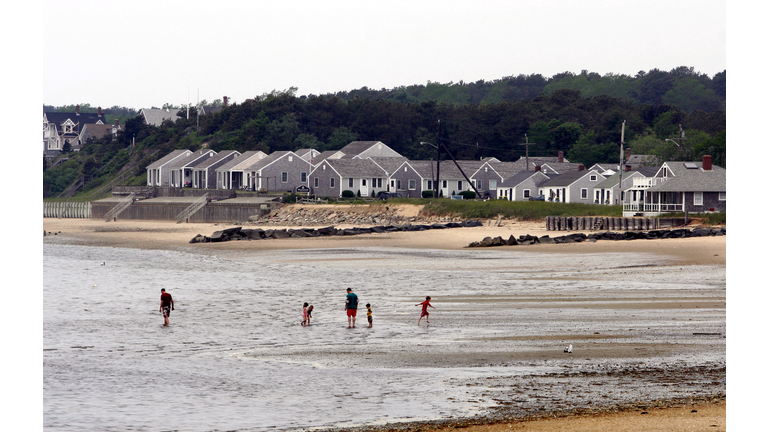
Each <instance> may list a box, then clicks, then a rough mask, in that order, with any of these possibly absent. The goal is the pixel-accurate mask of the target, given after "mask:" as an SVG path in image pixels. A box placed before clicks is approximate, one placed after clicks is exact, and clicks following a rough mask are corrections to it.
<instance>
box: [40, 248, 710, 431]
mask: <svg viewBox="0 0 768 432" xmlns="http://www.w3.org/2000/svg"><path fill="white" fill-rule="evenodd" d="M43 250H44V254H43V260H44V277H43V280H44V315H43V319H44V323H43V345H44V347H43V348H44V351H43V374H44V376H43V408H44V413H43V422H44V426H45V428H46V429H48V430H56V431H129V430H130V431H165V430H183V431H210V430H238V431H265V430H289V429H303V428H314V427H332V426H353V425H361V424H376V423H384V422H395V421H411V420H426V419H441V418H449V417H451V416H454V417H460V416H470V415H473V414H477V413H479V412H481V411H482V410H483V409H485V408H487V407H490V406H492V405H493V401H492V400H489V399H488V398H484V397H483V395H482V393H483V390H484V389H483V388H475V387H473V388H469V387H466V386H463V385H462V382H464V381H463V380H471V379H474V378H479V377H484V376H491V375H498V374H504V375H514V374H546V373H548V372H551V371H553V370H557V369H558V367H543V366H533V365H519V364H484V363H483V362H478V364H462V362H460V361H458V362H454V361H452V360H454V359H455V357H456V356H458V355H466V354H470V355H471V354H476V353H482V352H486V351H504V350H526V349H541V347H534V346H530V345H526V342H524V341H518V342H509V341H505V340H504V339H505V338H507V337H509V336H512V335H526V334H530V333H531V332H532V331H534V330H533V329H535V333H536V334H547V333H552V334H560V333H563V332H574V331H585V332H586V331H589V332H591V331H593V330H594V329H595V328H596V327H595V326H596V325H597V326H599V325H609V326H610V325H613V324H611V322H623V321H622V320H623V319H624V317H621V316H616V317H615V319H613V320H612V318H611V316H612V315H611V314H615V312H612V311H610V310H608V311H606V312H605V313H604V315H605V316H603V317H602V318H601V320H600V321H601V323H600V324H596V323H594V322H590V321H589V319H588V317H586V316H585V315H584V314H585V313H586V312H583V311H581V312H579V311H575V312H574V310H573V309H571V310H570V311H567V312H566V311H563V310H561V309H559V308H558V307H557V305H556V304H555V305H550V306H547V307H544V308H536V309H535V310H533V309H531V310H528V309H526V308H520V307H510V306H509V305H510V304H514V302H515V301H518V300H520V301H522V300H524V299H530V298H532V297H537V298H538V297H544V298H549V299H554V300H556V299H557V298H558V296H574V295H576V296H584V297H585V298H593V297H596V296H601V295H605V292H606V289H607V288H606V283H605V281H606V280H611V279H613V278H614V275H615V270H614V269H615V267H616V264H615V263H616V262H618V261H621V260H615V259H614V258H615V257H606V256H593V255H578V256H572V257H568V256H563V255H560V256H558V257H549V258H548V257H545V256H543V255H536V254H533V255H527V254H524V253H500V252H498V251H497V252H493V253H490V252H488V251H469V250H468V251H409V250H394V249H360V250H355V249H338V250H295V251H281V252H269V253H266V252H265V253H258V252H254V253H249V254H245V255H239V254H237V253H222V254H219V255H218V256H213V255H203V254H193V253H184V252H173V251H149V250H136V249H123V248H106V247H86V246H73V245H62V244H45V245H44V249H43ZM658 259H659V258H658V257H651V256H634V257H633V258H632V263H631V264H632V266H630V267H637V268H640V269H643V268H644V266H649V265H652V264H653V263H656V262H658ZM626 260H627V257H623V261H622V262H623V265H624V267H626ZM694 273H696V272H694ZM699 273H700V272H699ZM575 274H578V275H579V277H574V275H575ZM666 276H668V277H665V278H663V280H660V279H659V278H658V276H656V275H649V274H646V273H644V272H643V271H637V272H636V273H634V274H633V276H632V277H631V278H628V279H630V280H629V281H628V282H627V283H625V284H622V285H621V286H620V287H617V286H612V287H611V288H610V292H611V295H613V296H614V297H615V298H617V299H618V298H621V297H622V296H635V297H636V296H638V293H639V292H646V293H647V295H648V296H654V297H658V296H664V295H673V292H674V293H679V291H680V290H688V291H690V293H691V295H698V294H699V293H704V294H705V295H706V294H707V293H710V292H717V291H720V290H724V288H725V270H724V269H722V272H720V271H719V270H717V271H714V272H713V273H712V274H710V275H709V277H708V278H707V280H706V283H700V282H701V279H700V277H695V276H685V275H680V272H674V271H670V272H669V274H667V275H666ZM670 281H671V282H670ZM347 286H350V287H353V289H354V290H355V292H356V293H357V294H358V296H359V298H360V303H361V308H362V307H363V305H365V304H366V303H367V302H370V303H371V304H372V309H373V312H374V326H373V328H370V329H369V328H367V322H366V317H365V309H364V308H362V309H360V310H359V314H358V315H359V316H358V321H357V327H356V328H354V329H348V328H347V319H346V316H345V314H344V297H345V294H346V293H345V289H346V287H347ZM161 288H165V289H166V290H167V291H168V292H169V293H171V294H172V295H173V298H174V302H175V311H173V312H172V313H171V316H170V322H171V325H170V326H169V327H164V326H163V325H162V323H163V318H162V315H161V314H160V313H159V311H158V309H159V297H160V289H161ZM425 295H431V296H432V298H433V301H432V302H433V304H434V305H435V307H436V308H437V309H434V310H432V309H430V312H431V316H430V321H431V323H430V325H428V326H427V325H426V323H425V322H424V321H423V320H422V325H421V326H417V325H416V320H417V319H418V317H419V311H420V308H418V307H415V304H416V303H418V302H421V301H423V299H424V296H425ZM305 301H306V302H309V303H311V304H313V305H314V306H315V310H314V313H313V322H312V325H311V326H308V327H302V326H301V325H300V321H301V306H302V304H303V303H304V302H305ZM502 301H503V302H502ZM499 302H502V303H499ZM510 302H511V303H510ZM497 304H498V305H501V304H503V305H504V306H497ZM720 315H722V320H721V319H720ZM678 316H679V315H678ZM696 318H697V320H698V321H697V322H699V323H701V322H706V323H714V324H712V325H713V328H712V329H711V330H713V331H715V330H718V328H719V326H720V325H722V326H724V320H725V313H724V311H722V312H720V311H697V315H696ZM638 319H646V320H652V321H653V322H654V325H655V326H658V328H660V329H661V328H664V329H666V330H665V331H666V332H667V333H669V334H674V332H675V331H680V332H681V333H683V332H687V331H689V330H688V329H684V328H679V326H680V323H681V322H682V320H679V321H673V320H674V317H672V316H666V315H664V314H663V313H654V312H651V313H648V314H646V315H644V316H643V317H641V318H638ZM721 321H722V323H721ZM606 323H608V324H606ZM627 325H632V324H627ZM665 326H666V327H665ZM697 329H699V331H706V329H702V328H701V327H697ZM552 343H553V346H552V347H550V348H553V349H555V346H554V344H558V347H559V344H560V342H559V341H555V342H552Z"/></svg>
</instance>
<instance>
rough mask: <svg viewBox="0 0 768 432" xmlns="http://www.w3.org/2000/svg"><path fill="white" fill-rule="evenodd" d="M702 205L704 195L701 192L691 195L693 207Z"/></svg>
mask: <svg viewBox="0 0 768 432" xmlns="http://www.w3.org/2000/svg"><path fill="white" fill-rule="evenodd" d="M703 204H704V193H703V192H694V193H693V205H697V206H698V205H703Z"/></svg>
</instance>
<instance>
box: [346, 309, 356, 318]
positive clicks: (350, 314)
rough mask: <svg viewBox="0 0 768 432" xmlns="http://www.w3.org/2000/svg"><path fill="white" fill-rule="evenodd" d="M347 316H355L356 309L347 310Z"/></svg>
mask: <svg viewBox="0 0 768 432" xmlns="http://www.w3.org/2000/svg"><path fill="white" fill-rule="evenodd" d="M347 316H353V317H356V316H357V309H347Z"/></svg>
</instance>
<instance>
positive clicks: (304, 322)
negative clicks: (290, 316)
mask: <svg viewBox="0 0 768 432" xmlns="http://www.w3.org/2000/svg"><path fill="white" fill-rule="evenodd" d="M307 306H309V303H307V302H304V309H302V314H301V325H303V326H305V325H307Z"/></svg>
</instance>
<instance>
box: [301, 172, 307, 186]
mask: <svg viewBox="0 0 768 432" xmlns="http://www.w3.org/2000/svg"><path fill="white" fill-rule="evenodd" d="M301 182H302V183H306V182H307V173H305V172H303V173H301Z"/></svg>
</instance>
